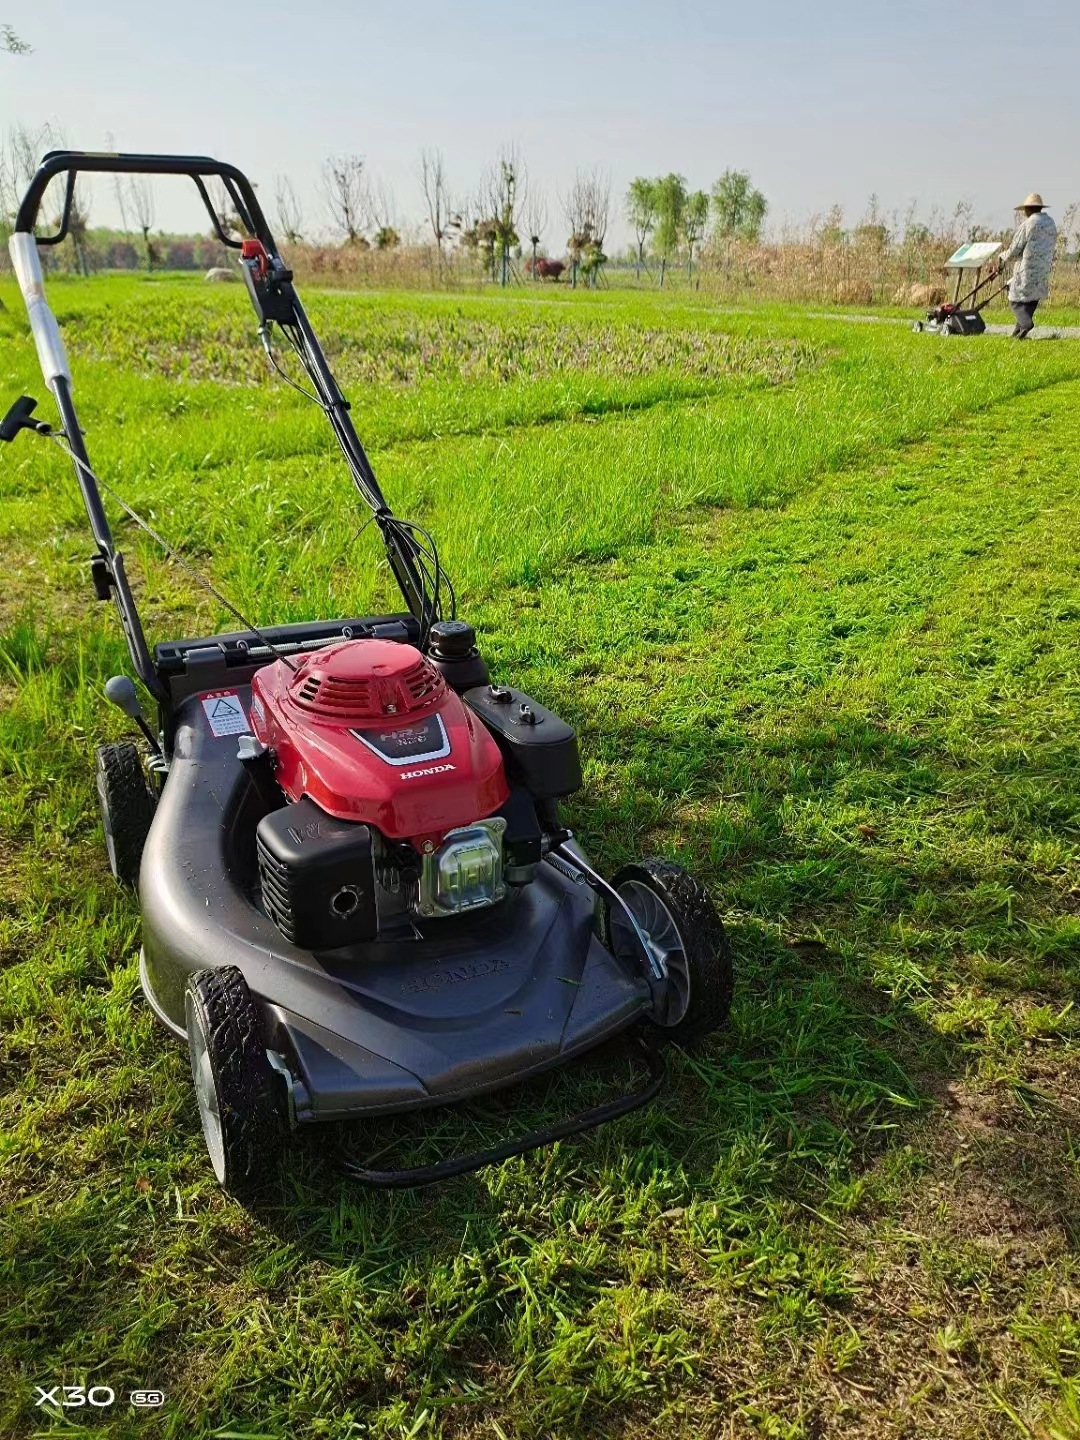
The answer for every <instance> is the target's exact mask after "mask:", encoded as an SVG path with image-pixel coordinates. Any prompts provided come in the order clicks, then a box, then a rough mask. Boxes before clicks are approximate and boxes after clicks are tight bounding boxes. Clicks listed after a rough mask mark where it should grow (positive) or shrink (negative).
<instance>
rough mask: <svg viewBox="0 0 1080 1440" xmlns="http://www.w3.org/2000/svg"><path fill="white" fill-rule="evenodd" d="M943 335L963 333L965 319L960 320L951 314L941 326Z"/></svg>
mask: <svg viewBox="0 0 1080 1440" xmlns="http://www.w3.org/2000/svg"><path fill="white" fill-rule="evenodd" d="M941 333H942V335H963V333H964V325H963V321H961V320H958V319H957V318H956V316H955V315H950V316H949V318H948V319H947V320H946V321H944V323H943V324H942V327H941Z"/></svg>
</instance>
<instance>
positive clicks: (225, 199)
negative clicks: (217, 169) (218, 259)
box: [208, 180, 247, 235]
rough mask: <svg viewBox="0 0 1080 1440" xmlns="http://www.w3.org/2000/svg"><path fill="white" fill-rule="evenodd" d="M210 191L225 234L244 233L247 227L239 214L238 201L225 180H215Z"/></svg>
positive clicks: (219, 222) (215, 212)
mask: <svg viewBox="0 0 1080 1440" xmlns="http://www.w3.org/2000/svg"><path fill="white" fill-rule="evenodd" d="M208 193H209V195H210V204H211V205H212V206H213V207H214V214H215V216H216V217H217V222H218V224H219V225H220V226H221V228H222V230H223V231H224V232H225V234H226V235H243V234H244V233H245V230H246V228H247V227H246V226H245V225H244V222H243V221H242V220H241V219H240V216H239V215H238V214H237V211H236V202H235V200H234V199H233V197H232V195H231V194H230V192H229V188H228V186H227V185H226V184H225V182H224V180H215V181H214V182H213V183H212V184H211V185H210V186H209V188H208Z"/></svg>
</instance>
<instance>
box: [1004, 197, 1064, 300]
mask: <svg viewBox="0 0 1080 1440" xmlns="http://www.w3.org/2000/svg"><path fill="white" fill-rule="evenodd" d="M1056 244H1057V226H1056V225H1055V224H1054V222H1053V220H1051V219H1050V216H1049V215H1047V213H1046V211H1045V210H1040V211H1039V212H1038V214H1037V215H1029V216H1028V217H1027V219H1026V220H1025V221H1024V223H1023V224H1022V225H1021V226H1020V228H1019V230H1017V232H1016V234H1015V235H1014V236H1013V238H1012V244H1011V245H1010V246H1009V248H1008V249H1007V250H1006V251H1005V253H1004V255H1002V257H1001V264H1002V265H1005V264H1007V263H1008V262H1009V261H1010V260H1017V261H1019V264H1018V265H1017V267H1016V269H1015V270H1014V271H1013V273H1012V279H1011V280H1010V282H1009V299H1010V300H1045V299H1046V297H1047V295H1048V294H1049V293H1050V267H1051V266H1052V265H1053V263H1054V246H1055V245H1056Z"/></svg>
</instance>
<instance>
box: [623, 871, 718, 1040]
mask: <svg viewBox="0 0 1080 1440" xmlns="http://www.w3.org/2000/svg"><path fill="white" fill-rule="evenodd" d="M611 884H612V886H613V888H614V889H615V890H617V891H618V892H619V894H620V895H621V896H622V897H623V899H625V900H626V901H627V903H628V904H629V905H630V908H631V909H632V910H633V912H634V917H635V919H636V920H637V921H638V923H639V925H641V927H642V928H643V929H644V930H645V932H646V934H647V935H649V938H650V940H652V941H654V942H655V943H656V945H657V947H658V949H659V950H661V951H662V952H663V953H664V957H665V963H666V966H667V971H668V980H667V985H666V987H665V990H664V991H662V992H661V994H660V995H659V996H658V997H657V1000H656V1001H655V1003H654V1006H653V1010H652V1013H651V1014H650V1016H649V1020H650V1022H651V1026H650V1029H651V1033H652V1034H653V1036H654V1038H658V1039H661V1040H663V1041H665V1042H667V1041H672V1042H674V1043H675V1044H678V1045H682V1046H691V1045H693V1044H695V1043H696V1042H697V1041H699V1040H703V1039H704V1038H705V1037H706V1036H707V1035H711V1034H712V1033H713V1032H714V1031H716V1030H719V1029H720V1028H721V1027H722V1026H723V1025H724V1023H725V1022H726V1020H727V1018H728V1013H729V1011H730V1009H731V994H732V990H733V989H734V983H735V976H734V970H733V968H732V964H731V950H730V948H729V946H728V941H727V936H726V934H725V933H724V927H723V925H722V924H721V923H720V917H719V916H718V915H717V913H716V909H715V907H714V906H713V903H712V901H711V900H710V899H709V896H708V894H707V892H706V891H705V889H704V887H703V886H702V885H700V884H699V883H698V881H697V880H695V879H694V877H693V876H692V875H690V874H688V873H687V871H685V870H684V869H683V868H682V866H680V865H673V864H671V863H670V861H667V860H661V859H658V858H651V859H648V860H642V861H640V862H639V863H637V864H633V865H624V866H623V868H622V869H621V870H620V871H618V873H617V874H616V875H615V876H614V878H613V879H612V881H611ZM605 929H606V932H607V933H606V936H605V939H606V943H607V944H608V945H609V947H610V948H611V949H612V950H613V951H614V952H615V954H617V955H621V956H622V957H623V958H625V959H627V960H628V961H629V962H631V963H632V962H633V961H634V960H635V959H636V960H637V963H638V964H639V965H640V964H642V963H643V962H642V960H641V959H640V958H639V957H640V946H639V945H638V943H637V941H636V939H635V938H634V935H633V931H632V929H631V927H630V925H629V922H628V921H627V920H626V918H625V916H622V915H621V914H620V912H618V911H617V910H615V909H614V908H610V909H609V910H608V914H607V916H606V925H605Z"/></svg>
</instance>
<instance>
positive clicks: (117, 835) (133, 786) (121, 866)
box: [97, 741, 154, 890]
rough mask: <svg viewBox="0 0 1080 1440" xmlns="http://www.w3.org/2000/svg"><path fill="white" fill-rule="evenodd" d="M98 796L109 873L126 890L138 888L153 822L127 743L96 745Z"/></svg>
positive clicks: (134, 751) (134, 750) (135, 755)
mask: <svg viewBox="0 0 1080 1440" xmlns="http://www.w3.org/2000/svg"><path fill="white" fill-rule="evenodd" d="M97 795H98V808H99V809H100V811H101V825H102V829H103V830H104V831H105V848H106V850H107V851H108V855H109V869H110V870H111V871H112V873H113V874H114V875H115V876H116V878H117V880H119V881H120V884H121V885H126V886H127V888H128V889H129V890H134V889H136V888H137V887H138V884H139V866H140V865H141V864H142V853H143V846H144V845H145V844H146V837H147V835H148V834H149V833H150V822H151V821H152V820H153V818H154V797H153V796H152V795H151V793H150V790H149V787H148V786H147V783H146V774H145V771H144V770H143V764H142V756H141V755H140V754H139V747H138V746H137V745H133V744H132V743H131V742H130V741H124V742H122V743H121V744H119V745H99V746H98V750H97Z"/></svg>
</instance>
